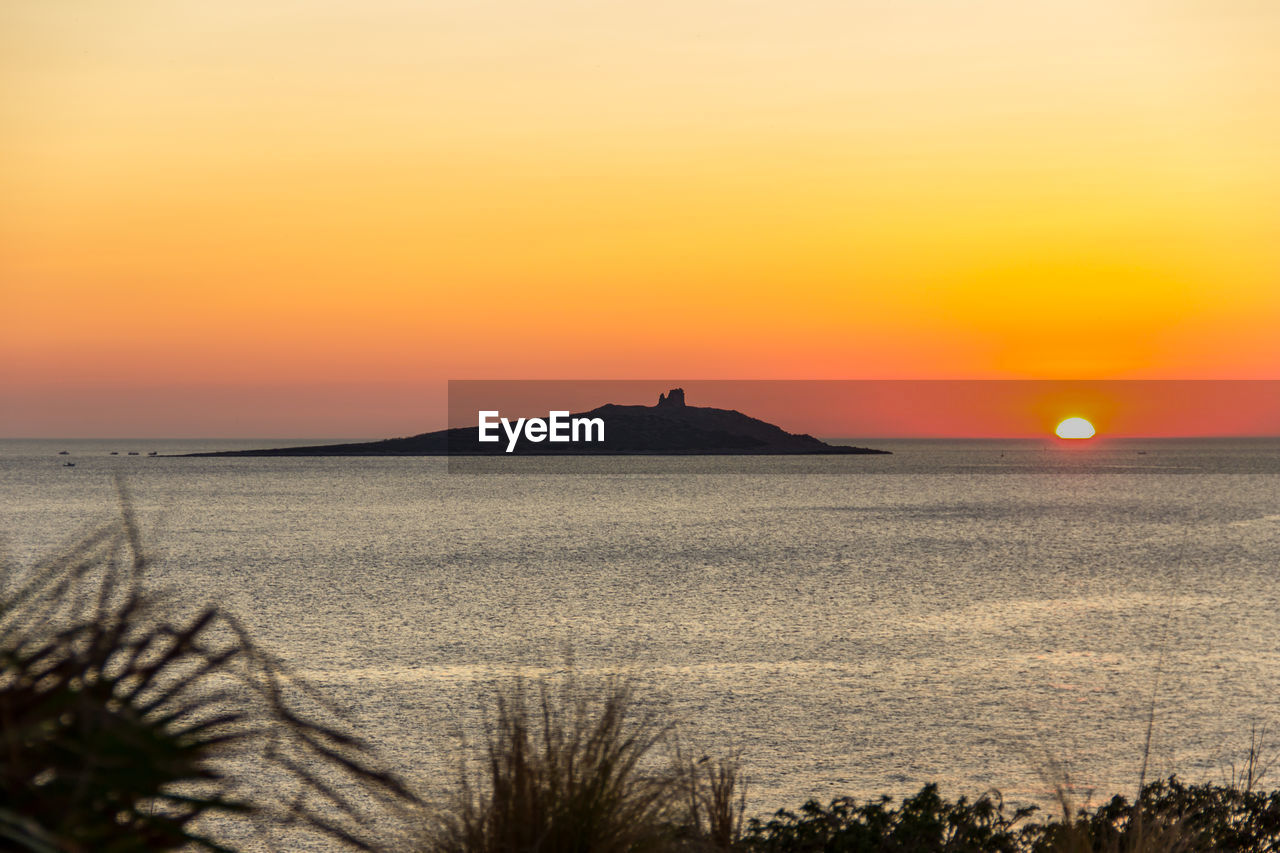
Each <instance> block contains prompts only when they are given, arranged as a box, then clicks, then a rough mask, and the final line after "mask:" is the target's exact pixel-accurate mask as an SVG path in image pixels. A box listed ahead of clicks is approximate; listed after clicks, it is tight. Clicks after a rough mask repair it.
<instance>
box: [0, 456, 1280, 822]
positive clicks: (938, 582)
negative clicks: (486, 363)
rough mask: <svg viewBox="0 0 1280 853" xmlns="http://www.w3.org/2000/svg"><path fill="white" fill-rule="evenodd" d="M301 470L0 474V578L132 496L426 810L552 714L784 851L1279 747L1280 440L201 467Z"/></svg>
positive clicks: (275, 461)
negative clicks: (529, 708)
mask: <svg viewBox="0 0 1280 853" xmlns="http://www.w3.org/2000/svg"><path fill="white" fill-rule="evenodd" d="M285 443H289V442H283V441H281V440H278V439H258V440H244V441H242V440H234V441H229V440H220V439H209V440H158V439H139V440H128V439H110V440H52V441H50V440H6V441H3V442H0V516H2V518H3V528H2V530H3V533H2V539H0V557H2V558H3V562H4V564H5V566H6V567H7V571H8V572H9V573H10V574H11V575H18V576H20V575H21V574H22V572H23V571H25V570H28V569H29V568H30V567H31V566H32V565H33V564H34V563H35V562H36V561H37V560H38V559H40V558H41V557H42V556H46V555H48V554H51V553H56V552H57V550H58V549H59V548H61V547H64V546H65V545H66V544H67V543H68V542H71V541H73V540H74V539H75V538H76V536H77V535H79V534H81V533H83V532H84V531H85V530H86V529H88V528H90V527H91V526H92V525H94V524H96V523H101V522H103V521H110V520H111V519H112V518H113V517H114V518H118V517H119V512H120V508H119V496H118V493H117V485H116V483H117V475H123V480H122V481H123V482H124V483H125V485H126V487H127V489H128V491H129V493H130V494H131V496H132V502H133V505H134V508H135V511H136V513H137V516H138V519H139V521H140V525H141V530H142V535H143V538H144V542H145V545H146V547H147V548H148V550H149V551H150V553H151V554H152V555H153V557H154V565H153V567H152V568H151V569H150V574H149V576H148V578H149V580H148V583H149V584H150V585H152V586H154V587H155V588H156V589H162V590H166V591H168V592H170V593H171V594H172V595H171V599H170V600H172V601H174V602H176V604H174V605H173V606H177V607H183V606H196V605H199V604H216V605H217V606H219V607H221V608H223V609H224V610H225V611H227V612H229V613H232V614H234V615H235V617H236V618H237V619H238V620H240V622H241V623H242V624H243V625H245V626H246V627H247V629H248V631H249V632H250V634H251V635H252V636H253V637H254V639H255V640H256V642H257V643H258V644H259V646H260V647H262V648H264V649H267V650H269V651H270V652H271V653H273V654H274V655H276V656H278V657H279V658H280V659H281V660H283V661H284V662H286V663H287V664H288V666H290V667H291V668H292V669H293V671H295V672H296V673H297V674H299V676H300V677H302V678H304V679H305V680H306V681H307V683H309V684H311V685H313V686H314V687H316V688H317V689H318V690H320V691H322V692H324V693H326V694H327V695H328V696H330V697H332V698H333V700H334V701H335V702H336V703H337V704H338V705H339V706H340V707H341V708H343V709H344V711H345V713H346V714H348V718H349V721H350V724H351V725H352V726H354V727H355V728H356V730H358V731H359V732H360V734H361V735H362V736H363V737H364V738H365V739H366V740H367V741H368V742H370V743H371V744H372V745H373V747H374V748H375V749H377V750H378V751H379V753H380V754H381V755H382V756H384V757H385V759H386V761H387V763H388V764H389V765H390V766H392V767H394V768H397V769H398V770H399V771H400V772H402V773H403V774H404V775H405V776H406V777H408V778H410V779H411V780H413V782H414V783H415V784H416V785H418V786H419V788H420V789H421V790H423V791H426V792H428V794H430V795H431V796H436V795H439V796H444V795H445V792H447V791H448V790H449V789H450V788H451V786H453V785H454V784H456V781H457V772H458V770H457V768H458V766H459V756H461V755H464V754H466V753H467V752H468V750H472V751H473V750H475V749H476V748H478V746H479V745H480V744H481V743H482V741H483V731H484V722H485V720H487V719H491V713H492V708H493V702H494V697H495V696H497V695H500V694H502V693H503V691H506V690H509V689H511V688H512V686H513V685H514V684H516V683H518V682H519V683H525V684H531V683H536V682H538V681H539V680H540V679H541V680H551V681H554V680H556V679H566V678H572V679H577V680H578V682H579V683H583V682H587V683H589V682H590V681H591V680H592V679H600V680H604V679H607V678H608V677H610V676H612V677H616V678H623V679H626V680H627V681H628V683H630V684H631V686H632V689H633V691H634V694H635V696H636V697H637V702H638V703H640V704H641V705H642V707H643V708H644V709H645V711H646V712H647V713H653V714H654V715H655V716H656V717H657V718H659V719H661V720H662V721H664V723H665V724H669V725H671V726H672V727H673V730H674V732H675V734H676V736H678V738H679V741H680V743H681V746H682V748H683V749H685V750H686V751H687V752H688V753H689V754H691V755H698V756H701V755H707V756H711V757H723V756H737V757H738V759H739V762H740V766H741V771H742V774H743V776H744V778H745V779H746V783H747V811H748V813H749V814H751V815H759V816H765V815H768V814H770V813H771V812H773V811H774V810H776V809H780V808H791V809H795V808H797V807H799V806H800V805H801V804H802V803H804V802H805V801H806V800H808V799H810V798H814V799H818V800H820V801H827V800H830V799H831V798H834V797H837V796H855V797H859V798H867V797H876V796H879V795H880V794H887V795H890V796H893V797H895V798H896V797H901V796H903V795H906V794H910V793H914V792H915V791H917V790H918V789H919V788H920V787H921V786H922V785H924V784H925V783H928V782H937V783H938V784H939V785H940V787H941V789H942V793H943V795H944V796H948V797H958V796H961V795H965V796H969V797H974V796H977V795H980V794H982V793H984V792H987V791H989V790H991V789H996V790H998V791H1000V792H1001V794H1002V796H1003V797H1004V799H1005V801H1006V802H1014V803H1041V804H1047V803H1049V802H1050V801H1051V800H1052V796H1053V792H1054V790H1055V789H1056V788H1058V787H1059V786H1063V785H1066V786H1068V787H1069V788H1070V790H1072V791H1073V792H1074V794H1073V795H1074V796H1075V798H1076V799H1077V801H1078V802H1079V803H1080V804H1085V803H1087V802H1090V801H1092V802H1097V801H1099V800H1103V799H1105V798H1107V797H1109V796H1110V795H1112V794H1115V793H1121V794H1126V795H1132V793H1133V791H1134V790H1135V788H1136V787H1137V785H1138V782H1139V779H1140V774H1141V773H1142V772H1143V765H1144V762H1145V764H1146V768H1147V769H1146V778H1148V779H1151V778H1156V777H1160V776H1167V775H1169V774H1171V773H1176V774H1178V775H1179V776H1180V777H1182V778H1184V779H1187V780H1189V781H1210V782H1221V781H1228V780H1229V779H1230V777H1231V774H1232V772H1234V771H1233V768H1235V769H1236V770H1238V769H1239V767H1240V766H1241V764H1242V762H1243V760H1244V757H1245V753H1246V751H1247V750H1248V748H1249V745H1250V738H1251V734H1252V735H1256V734H1257V733H1258V732H1265V733H1266V735H1265V736H1266V737H1270V741H1269V743H1270V744H1271V745H1272V746H1273V747H1274V746H1275V745H1276V744H1277V743H1280V737H1278V736H1280V728H1277V726H1280V439H1273V438H1265V439H1263V438H1259V439H1198V440H1172V439H1162V440H1155V439H1152V440H1139V439H1126V440H1119V439H1116V440H1109V441H1108V440H1103V439H1095V440H1094V441H1092V442H1088V443H1084V444H1072V445H1067V444H1065V443H1062V442H1057V441H1053V440H1043V441H1041V440H981V441H978V440H965V441H961V440H903V439H880V440H876V439H868V438H859V439H857V440H856V441H851V442H850V443H856V444H859V445H867V446H872V447H877V448H882V449H885V450H890V451H892V455H884V456H825V457H823V456H815V457H696V458H681V457H643V458H641V457H608V458H601V457H597V458H584V459H571V460H565V459H561V460H553V459H536V458H518V459H509V460H502V462H501V463H500V464H497V465H491V466H487V467H479V468H468V467H467V466H465V465H459V464H457V462H456V461H455V463H454V464H453V465H452V466H451V465H450V464H449V463H448V462H446V461H445V460H443V459H439V458H182V457H180V456H176V455H174V454H182V453H189V452H195V451H202V450H227V449H243V448H248V447H262V446H280V445H281V444H285ZM301 443H315V440H314V439H312V440H309V441H307V442H301ZM60 451H66V455H59V453H60ZM113 451H114V452H115V453H116V454H117V455H111V454H112V452H113ZM130 452H134V453H137V454H138V455H136V456H131V455H128V454H129V453H130ZM150 452H155V453H156V454H157V455H156V456H148V455H147V454H148V453H150ZM67 462H73V463H74V465H73V466H68V465H67V464H66V463H67ZM1273 752H1274V750H1273ZM1273 781H1275V782H1277V783H1280V779H1277V780H1273Z"/></svg>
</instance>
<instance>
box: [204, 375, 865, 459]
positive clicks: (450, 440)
mask: <svg viewBox="0 0 1280 853" xmlns="http://www.w3.org/2000/svg"><path fill="white" fill-rule="evenodd" d="M569 417H570V418H600V419H602V420H603V421H604V424H605V429H604V440H603V441H599V442H572V443H569V442H560V443H552V442H549V441H541V442H533V441H519V442H517V443H516V445H515V447H514V448H513V449H512V450H511V451H510V452H508V451H507V447H508V441H507V438H506V436H505V435H504V434H503V431H502V429H501V428H498V429H497V430H496V434H497V435H498V436H499V437H500V440H498V441H489V442H482V441H480V430H479V428H478V426H471V427H457V428H454V429H446V430H438V431H436V432H427V433H422V434H421V435H414V436H409V437H407V438H387V439H383V440H381V441H365V442H355V443H350V444H318V445H311V446H307V447H276V448H268V449H263V450H225V451H219V452H211V453H193V454H190V455H192V456H610V455H623V454H652V455H667V454H682V455H684V454H687V455H717V454H720V455H789V454H851V453H862V454H887V453H889V451H887V450H874V449H871V448H868V447H851V446H848V445H839V444H827V443H826V442H825V441H820V440H819V439H816V438H814V437H813V436H811V435H804V434H795V433H790V432H787V431H786V430H784V429H782V428H781V427H778V426H774V425H773V424H771V423H767V422H765V421H762V420H760V419H758V418H753V417H750V416H748V415H744V414H743V413H742V412H739V411H735V410H733V409H716V408H711V407H709V406H690V405H688V404H686V403H685V398H684V389H683V388H672V389H671V390H670V391H669V392H668V393H666V394H660V395H659V396H658V402H657V403H656V404H654V405H652V406H624V405H618V404H616V403H608V404H606V405H603V406H600V407H598V408H595V409H592V410H591V411H589V412H579V413H576V414H572V415H570V416H569Z"/></svg>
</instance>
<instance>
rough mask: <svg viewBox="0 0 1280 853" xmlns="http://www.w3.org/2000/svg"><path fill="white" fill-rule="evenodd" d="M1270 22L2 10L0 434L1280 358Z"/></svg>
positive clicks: (315, 425) (331, 429) (1191, 9)
mask: <svg viewBox="0 0 1280 853" xmlns="http://www.w3.org/2000/svg"><path fill="white" fill-rule="evenodd" d="M1276 44H1280V5H1277V4H1275V3H1273V2H1269V0H1213V2H1209V0H1198V2H1191V0H1159V2H1156V0H1151V2H1136V0H1119V2H1116V0H1071V2H1059V0H1044V2H1030V3H1029V2H1026V0H963V2H961V0H839V2H836V0H831V2H827V0H796V2H789V3H785V4H783V3H777V2H757V1H756V0H679V2H674V0H670V1H669V0H646V2H643V3H641V2H607V3H600V2H594V3H586V2H576V0H520V2H515V1H514V0H468V1H467V2H422V0H415V1H414V2H408V0H403V1H402V0H368V2H360V3H355V2H350V0H347V2H336V0H284V1H282V2H277V0H254V2H246V1H245V0H224V1H223V2H220V3H207V2H196V1H195V0H165V2H159V0H146V1H144V0H119V2H112V3H98V4H92V3H83V2H72V1H71V0H48V2H38V3H37V2H11V3H5V4H0V129H2V132H0V199H3V203H2V204H0V435H2V436H32V437H55V436H56V437H75V436H86V437H87V436H202V437H205V436H299V437H380V436H386V435H403V434H409V433H416V432H422V431H424V430H427V429H432V428H437V427H440V426H443V425H444V422H445V418H446V406H445V388H446V381H447V380H449V379H485V378H561V379H563V378H614V379H627V378H652V377H657V376H670V377H676V378H680V377H688V378H697V379H914V380H943V379H1036V380H1064V379H1077V380H1084V379H1087V380H1114V379H1127V380H1133V379H1141V380H1149V379H1187V380H1203V379H1215V380H1241V379H1277V378H1280V342H1278V341H1277V338H1280V336H1277V335H1275V334H1274V331H1273V330H1274V329H1275V328H1280V250H1278V249H1277V247H1278V246H1280V157H1278V156H1277V155H1276V152H1277V151H1280V110H1277V109H1276V108H1275V105H1276V104H1277V103H1280V51H1276V50H1275V49H1274V46H1275V45H1276ZM601 402H603V401H601ZM1225 423H1226V422H1225V421H1224V429H1225V428H1226V427H1225ZM920 426H921V424H915V425H912V426H911V429H916V428H918V427H920ZM925 426H927V424H925ZM998 426H999V424H994V423H993V424H992V425H990V428H991V429H996V428H997V427H998ZM1211 426H1212V425H1211ZM904 429H906V427H904Z"/></svg>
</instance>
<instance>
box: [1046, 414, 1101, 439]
mask: <svg viewBox="0 0 1280 853" xmlns="http://www.w3.org/2000/svg"><path fill="white" fill-rule="evenodd" d="M1054 431H1055V432H1056V433H1057V434H1058V438H1093V435H1094V429H1093V424H1091V423H1089V422H1088V421H1086V420H1085V419H1084V418H1067V419H1066V420H1065V421H1063V422H1062V423H1060V424H1058V428H1057V429H1056V430H1054Z"/></svg>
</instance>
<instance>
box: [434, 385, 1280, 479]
mask: <svg viewBox="0 0 1280 853" xmlns="http://www.w3.org/2000/svg"><path fill="white" fill-rule="evenodd" d="M448 418H449V420H448V423H449V427H450V429H449V431H448V433H447V434H446V435H445V436H444V438H445V441H446V444H447V452H448V453H449V455H450V458H451V463H452V462H453V461H456V460H459V459H463V458H468V459H475V458H479V457H484V458H490V457H493V458H508V459H510V458H512V457H517V456H537V457H597V456H650V457H661V456H680V457H695V456H708V457H732V456H744V457H751V456H794V457H808V456H812V457H820V456H825V457H833V458H834V457H838V456H842V457H854V456H859V455H861V456H864V457H866V458H870V457H871V456H872V455H873V454H871V453H865V452H860V451H871V450H881V449H884V448H883V447H879V446H877V440H879V444H881V445H883V444H884V442H885V440H908V439H957V440H978V439H985V440H1006V441H1007V440H1027V441H1030V440H1037V441H1040V442H1047V443H1048V444H1049V445H1050V446H1055V447H1056V446H1062V447H1064V448H1065V447H1068V446H1069V447H1072V448H1076V449H1078V448H1081V447H1084V446H1089V447H1094V448H1098V447H1102V446H1106V445H1108V444H1110V443H1114V442H1115V441H1118V440H1138V439H1143V440H1151V439H1208V438H1246V437H1276V436H1280V381H1276V380H1240V381H1231V380H1112V381H1106V380H1096V381H1093V380H1080V381H1068V380H1052V381H1050V380H1044V381H1041V380H1025V381H1017V380H1009V381H1005V380H990V381H983V380H973V381H928V380H920V381H901V380H891V381H890V380H886V381H875V380H682V379H662V380H454V381H451V382H450V383H449V414H448ZM1072 419H1075V420H1072ZM1064 422H1068V423H1065V424H1064ZM1060 435H1061V436H1065V437H1059V436H1060ZM584 464H585V463H581V462H580V463H578V464H576V465H571V466H568V467H569V468H571V469H574V470H577V469H583V468H584ZM723 464H724V463H723V462H721V463H717V465H718V466H719V467H723ZM843 464H850V463H843ZM472 467H473V468H474V467H476V466H472ZM587 467H590V466H587ZM713 467H715V466H713ZM479 469H482V470H491V469H492V466H479Z"/></svg>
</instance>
